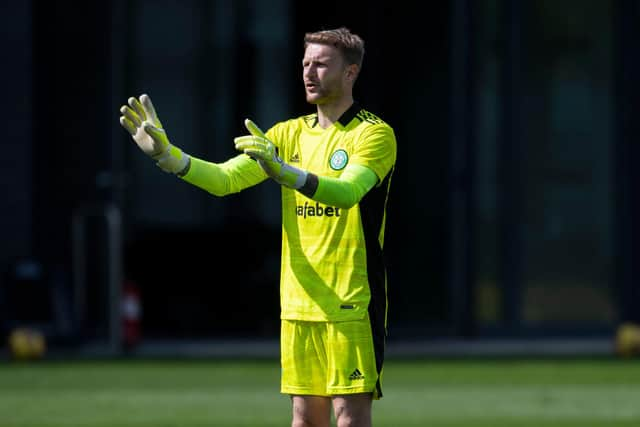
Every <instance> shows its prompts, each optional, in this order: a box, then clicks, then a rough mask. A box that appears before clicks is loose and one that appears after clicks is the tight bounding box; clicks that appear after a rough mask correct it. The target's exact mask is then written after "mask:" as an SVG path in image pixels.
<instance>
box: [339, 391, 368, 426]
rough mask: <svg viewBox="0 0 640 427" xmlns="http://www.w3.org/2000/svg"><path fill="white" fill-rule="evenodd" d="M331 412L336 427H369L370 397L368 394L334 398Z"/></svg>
mask: <svg viewBox="0 0 640 427" xmlns="http://www.w3.org/2000/svg"><path fill="white" fill-rule="evenodd" d="M333 411H334V414H335V416H336V425H337V426H338V427H370V426H371V396H370V395H368V394H362V395H353V396H342V397H337V398H334V401H333Z"/></svg>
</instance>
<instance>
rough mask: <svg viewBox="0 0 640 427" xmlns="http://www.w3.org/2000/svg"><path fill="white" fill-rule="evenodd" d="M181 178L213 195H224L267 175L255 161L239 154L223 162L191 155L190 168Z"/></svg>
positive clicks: (243, 187) (251, 184)
mask: <svg viewBox="0 0 640 427" xmlns="http://www.w3.org/2000/svg"><path fill="white" fill-rule="evenodd" d="M182 179H183V180H184V181H187V182H188V183H190V184H193V185H195V186H196V187H199V188H202V189H203V190H205V191H207V192H209V193H211V194H213V195H215V196H226V195H227V194H232V193H238V192H240V191H242V190H244V189H245V188H249V187H251V186H254V185H256V184H258V183H260V182H262V181H264V180H265V179H267V175H266V174H265V173H264V171H263V170H262V168H261V167H260V165H258V163H257V162H256V161H254V160H252V159H251V158H250V157H249V156H247V155H246V154H239V155H237V156H236V157H232V158H231V159H229V160H227V161H226V162H224V163H211V162H207V161H204V160H201V159H198V158H196V157H191V168H190V169H189V172H188V173H187V174H186V175H185V176H184V177H182Z"/></svg>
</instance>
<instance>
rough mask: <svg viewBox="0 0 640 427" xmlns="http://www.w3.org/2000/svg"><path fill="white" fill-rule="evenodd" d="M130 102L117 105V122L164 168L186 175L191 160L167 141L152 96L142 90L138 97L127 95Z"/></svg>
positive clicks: (167, 170)
mask: <svg viewBox="0 0 640 427" xmlns="http://www.w3.org/2000/svg"><path fill="white" fill-rule="evenodd" d="M128 102H129V105H123V106H122V107H121V108H120V113H122V116H120V124H121V125H122V127H123V128H125V129H126V130H127V131H128V132H129V133H130V134H131V137H132V138H133V140H134V141H135V142H136V144H138V147H140V149H141V150H142V151H143V152H144V153H145V154H146V155H148V156H149V157H151V158H152V159H153V160H155V161H156V164H157V165H158V166H159V167H160V169H162V170H163V171H165V172H170V173H174V174H176V175H178V176H183V175H185V174H186V173H187V172H188V170H189V166H190V164H191V159H190V157H189V155H188V154H186V153H184V152H182V150H180V149H179V148H178V147H176V146H174V145H172V144H171V142H169V139H168V138H167V134H166V132H165V131H164V129H163V127H162V123H160V119H158V115H157V114H156V110H155V108H153V104H152V103H151V98H149V96H148V95H146V94H144V95H142V96H140V99H139V100H138V99H136V98H134V97H131V98H129V100H128Z"/></svg>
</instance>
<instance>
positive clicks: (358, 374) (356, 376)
mask: <svg viewBox="0 0 640 427" xmlns="http://www.w3.org/2000/svg"><path fill="white" fill-rule="evenodd" d="M349 379H350V380H351V381H355V380H363V379H364V375H362V372H360V369H358V368H356V370H355V371H353V373H352V374H351V375H349Z"/></svg>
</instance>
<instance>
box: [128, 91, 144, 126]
mask: <svg viewBox="0 0 640 427" xmlns="http://www.w3.org/2000/svg"><path fill="white" fill-rule="evenodd" d="M129 105H130V106H131V108H133V111H135V112H136V114H137V115H138V117H140V120H141V121H145V120H147V114H146V113H145V111H144V108H142V104H140V101H138V100H137V99H136V98H134V97H133V96H132V97H131V98H129Z"/></svg>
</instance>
